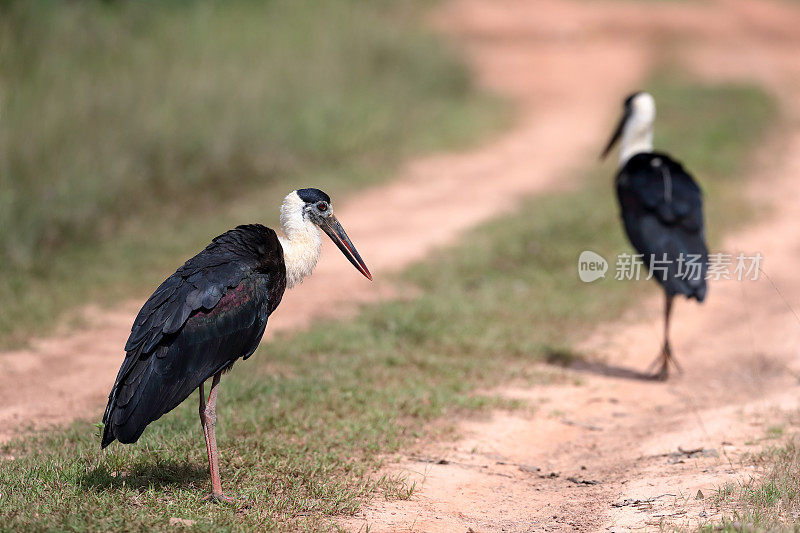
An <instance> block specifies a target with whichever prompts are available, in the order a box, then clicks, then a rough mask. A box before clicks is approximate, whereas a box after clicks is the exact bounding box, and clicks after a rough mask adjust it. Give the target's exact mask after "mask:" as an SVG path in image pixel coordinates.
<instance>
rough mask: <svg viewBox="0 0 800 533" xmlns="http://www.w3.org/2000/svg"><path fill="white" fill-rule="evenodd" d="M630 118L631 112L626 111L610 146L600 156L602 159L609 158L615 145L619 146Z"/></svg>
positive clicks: (609, 143) (609, 142) (610, 141)
mask: <svg viewBox="0 0 800 533" xmlns="http://www.w3.org/2000/svg"><path fill="white" fill-rule="evenodd" d="M628 117H630V112H629V111H628V110H627V109H626V110H625V112H624V113H623V114H622V118H620V119H619V124H617V129H616V130H614V134H613V135H612V136H611V139H610V140H609V141H608V145H606V149H605V150H603V153H602V154H600V159H601V160H603V159H605V158H606V157H608V153H609V152H611V150H612V148H614V145H615V144H617V141H618V140H619V138H620V137H621V136H622V130H623V129H624V128H625V123H626V122H628Z"/></svg>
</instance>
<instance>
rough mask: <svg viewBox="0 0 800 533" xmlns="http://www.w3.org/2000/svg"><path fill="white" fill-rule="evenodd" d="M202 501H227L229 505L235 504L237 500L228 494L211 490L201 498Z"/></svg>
mask: <svg viewBox="0 0 800 533" xmlns="http://www.w3.org/2000/svg"><path fill="white" fill-rule="evenodd" d="M203 501H204V502H208V503H227V504H230V505H235V504H236V503H238V501H237V500H236V499H235V498H231V497H230V496H225V495H224V494H222V493H219V494H216V493H213V492H212V493H211V494H209V495H208V496H206V497H205V498H203Z"/></svg>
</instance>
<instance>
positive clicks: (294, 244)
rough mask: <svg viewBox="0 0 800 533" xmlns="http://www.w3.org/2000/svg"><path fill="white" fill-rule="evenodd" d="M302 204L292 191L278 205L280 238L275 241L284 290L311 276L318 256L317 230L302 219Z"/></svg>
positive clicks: (318, 237)
mask: <svg viewBox="0 0 800 533" xmlns="http://www.w3.org/2000/svg"><path fill="white" fill-rule="evenodd" d="M304 206H305V202H303V200H301V199H300V197H299V196H298V195H297V192H296V191H293V192H291V193H290V194H289V195H288V196H286V198H285V199H284V200H283V204H282V205H281V226H282V227H283V233H284V236H279V237H278V240H280V242H281V246H282V247H283V260H284V263H285V264H286V287H287V288H289V289H291V288H292V287H294V286H295V285H299V284H300V283H302V282H303V279H304V278H306V277H307V276H309V275H311V271H312V270H314V267H315V266H316V265H317V261H319V256H320V254H321V253H322V238H321V237H320V232H319V229H318V228H317V226H316V225H315V224H314V223H313V222H311V221H310V220H309V219H308V218H307V217H305V216H304V215H303V208H304Z"/></svg>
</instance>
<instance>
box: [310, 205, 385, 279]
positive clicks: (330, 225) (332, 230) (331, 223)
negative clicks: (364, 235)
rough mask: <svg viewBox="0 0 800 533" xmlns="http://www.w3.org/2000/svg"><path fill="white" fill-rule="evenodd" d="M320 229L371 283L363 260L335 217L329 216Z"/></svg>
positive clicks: (370, 276)
mask: <svg viewBox="0 0 800 533" xmlns="http://www.w3.org/2000/svg"><path fill="white" fill-rule="evenodd" d="M320 228H322V231H324V232H325V233H327V234H328V237H330V238H331V240H332V241H333V242H334V243H335V244H336V246H337V247H338V248H339V250H341V251H342V253H343V254H344V256H345V257H346V258H347V260H348V261H350V262H351V263H352V264H353V266H354V267H356V268H357V269H358V271H359V272H361V273H362V274H364V276H365V277H366V278H367V279H368V280H370V281H372V274H370V273H369V269H368V268H367V265H365V264H364V260H363V259H361V256H360V255H358V250H356V247H355V246H353V242H352V241H351V240H350V237H348V236H347V232H345V231H344V228H343V227H342V225H341V223H339V221H338V220H337V219H336V217H335V216H333V215H331V216H329V217H328V218H327V219H325V221H324V222H323V223H322V224H320Z"/></svg>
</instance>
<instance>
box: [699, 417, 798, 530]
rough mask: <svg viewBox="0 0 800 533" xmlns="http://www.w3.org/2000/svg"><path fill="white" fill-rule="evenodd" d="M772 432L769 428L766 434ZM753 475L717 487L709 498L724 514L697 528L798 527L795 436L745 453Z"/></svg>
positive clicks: (796, 448) (768, 528)
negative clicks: (749, 453) (742, 480)
mask: <svg viewBox="0 0 800 533" xmlns="http://www.w3.org/2000/svg"><path fill="white" fill-rule="evenodd" d="M782 433H783V431H782V430H781V431H780V432H778V434H777V435H776V432H775V431H772V428H770V430H768V431H767V438H768V439H773V438H777V437H778V436H780V435H782ZM744 462H745V463H746V464H748V465H752V466H753V467H754V468H755V470H754V472H753V476H752V477H751V478H750V479H749V480H747V481H745V482H742V483H739V484H734V483H728V484H726V485H724V486H723V487H721V488H720V489H719V490H718V491H717V494H716V495H715V498H714V500H713V502H714V504H715V505H717V506H718V507H719V508H721V509H723V510H724V511H726V513H727V514H728V516H727V517H726V518H725V519H723V520H721V521H720V523H719V524H714V525H708V526H704V527H703V528H701V531H725V532H731V533H732V532H737V531H797V530H798V529H800V516H798V509H799V508H800V445H798V442H797V438H796V436H793V437H790V438H788V439H787V440H786V441H785V442H784V443H783V444H781V445H777V446H775V445H773V446H769V447H767V448H765V449H764V450H762V451H760V452H758V453H756V454H751V455H748V456H746V457H745V459H744Z"/></svg>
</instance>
